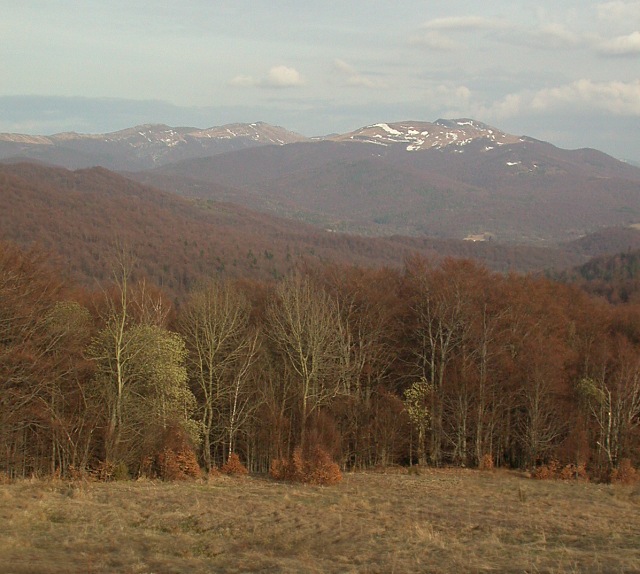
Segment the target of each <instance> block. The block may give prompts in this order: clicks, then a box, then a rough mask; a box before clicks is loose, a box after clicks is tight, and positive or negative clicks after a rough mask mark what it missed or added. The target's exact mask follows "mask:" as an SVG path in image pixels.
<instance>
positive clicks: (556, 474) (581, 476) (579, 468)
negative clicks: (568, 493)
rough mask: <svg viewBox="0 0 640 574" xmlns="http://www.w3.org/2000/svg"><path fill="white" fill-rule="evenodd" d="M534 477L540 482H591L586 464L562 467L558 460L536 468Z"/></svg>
mask: <svg viewBox="0 0 640 574" xmlns="http://www.w3.org/2000/svg"><path fill="white" fill-rule="evenodd" d="M533 477H534V478H537V479H538V480H554V479H560V480H589V475H588V474H587V467H586V465H585V464H584V463H579V464H566V465H564V466H561V465H560V463H559V462H558V461H557V460H551V461H550V462H549V464H545V465H542V466H539V467H538V468H536V471H535V472H534V473H533Z"/></svg>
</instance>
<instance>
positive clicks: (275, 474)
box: [269, 447, 342, 485]
mask: <svg viewBox="0 0 640 574" xmlns="http://www.w3.org/2000/svg"><path fill="white" fill-rule="evenodd" d="M269 474H270V476H271V477H272V478H275V479H276V480H287V481H289V482H303V483H307V484H320V485H331V484H337V483H338V482H340V481H341V480H342V473H341V472H340V467H339V466H338V465H337V464H336V463H335V462H333V460H331V457H330V456H329V454H328V453H327V452H326V451H325V450H323V449H322V448H320V447H317V448H315V449H314V451H313V454H312V455H311V456H309V457H308V458H304V456H303V454H302V449H300V448H296V449H295V450H294V451H293V454H292V456H291V458H290V459H289V460H286V459H280V460H273V461H272V462H271V468H270V470H269Z"/></svg>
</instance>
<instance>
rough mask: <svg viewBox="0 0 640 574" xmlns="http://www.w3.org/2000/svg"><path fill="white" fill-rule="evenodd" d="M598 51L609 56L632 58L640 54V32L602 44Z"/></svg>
mask: <svg viewBox="0 0 640 574" xmlns="http://www.w3.org/2000/svg"><path fill="white" fill-rule="evenodd" d="M598 50H599V52H600V53H601V54H605V55H607V56H631V55H634V54H640V32H638V31H636V32H633V33H631V34H629V35H627V36H618V37H617V38H612V39H611V40H606V41H604V42H602V43H601V44H600V46H599V47H598Z"/></svg>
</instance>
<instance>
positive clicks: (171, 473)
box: [140, 425, 201, 480]
mask: <svg viewBox="0 0 640 574" xmlns="http://www.w3.org/2000/svg"><path fill="white" fill-rule="evenodd" d="M140 472H141V474H143V475H146V476H149V477H152V478H153V477H155V476H158V477H159V478H162V479H163V480H188V479H191V478H198V477H199V476H200V474H201V470H200V465H199V464H198V457H197V456H196V452H195V450H194V449H193V446H192V444H191V440H190V439H189V436H188V435H187V433H186V431H185V430H184V429H183V428H182V427H180V426H179V425H171V426H169V427H168V428H167V429H166V430H165V432H164V435H163V437H162V443H161V448H160V452H159V453H158V454H157V455H156V456H155V457H153V458H152V457H145V459H144V460H143V461H142V463H141V465H140Z"/></svg>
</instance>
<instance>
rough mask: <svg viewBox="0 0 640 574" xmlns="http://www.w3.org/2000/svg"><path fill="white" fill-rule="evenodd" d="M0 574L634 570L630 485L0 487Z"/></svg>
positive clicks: (524, 481) (365, 482)
mask: <svg viewBox="0 0 640 574" xmlns="http://www.w3.org/2000/svg"><path fill="white" fill-rule="evenodd" d="M0 572H2V573H3V574H6V573H15V574H35V573H44V574H62V573H65V574H66V573H75V572H82V573H102V572H118V573H132V574H133V573H135V574H142V573H147V574H151V573H156V574H165V573H173V572H175V573H200V572H202V573H204V572H225V573H228V572H265V573H267V572H269V573H276V572H286V573H306V572H371V573H373V572H381V573H382V572H384V573H391V572H398V573H404V572H411V573H419V572H640V486H639V485H636V486H610V485H596V484H587V483H579V482H573V483H564V482H560V481H536V480H532V479H528V478H525V477H523V476H521V475H518V474H515V473H508V472H478V471H464V470H438V471H423V472H422V473H421V474H419V475H413V474H407V473H406V471H404V472H400V471H398V472H393V473H391V472H390V473H386V474H384V473H362V474H347V475H345V477H344V480H343V481H342V483H340V484H339V485H337V486H332V487H317V486H304V485H290V484H282V483H276V482H273V481H271V480H268V479H264V478H255V477H250V478H227V477H224V478H216V479H214V480H211V481H208V482H192V483H160V482H151V481H138V482H118V483H109V484H105V483H66V482H62V481H37V480H33V481H20V482H15V483H12V484H4V485H0Z"/></svg>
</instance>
